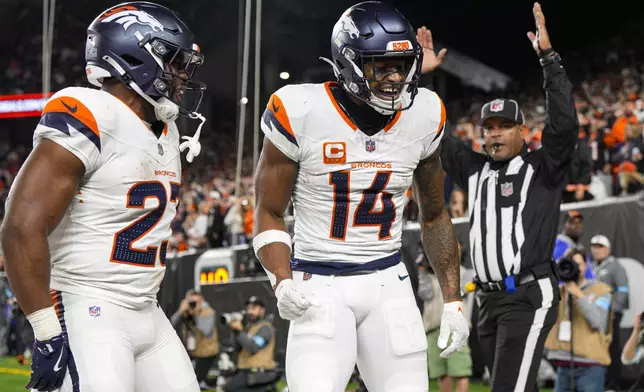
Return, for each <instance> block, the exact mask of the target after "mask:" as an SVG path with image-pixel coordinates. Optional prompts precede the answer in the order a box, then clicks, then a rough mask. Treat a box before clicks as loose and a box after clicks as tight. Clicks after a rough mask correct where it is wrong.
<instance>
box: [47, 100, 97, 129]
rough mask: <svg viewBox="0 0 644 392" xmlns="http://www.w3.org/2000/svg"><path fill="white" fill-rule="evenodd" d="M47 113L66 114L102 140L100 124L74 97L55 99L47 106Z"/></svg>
mask: <svg viewBox="0 0 644 392" xmlns="http://www.w3.org/2000/svg"><path fill="white" fill-rule="evenodd" d="M42 112H43V114H45V113H66V114H69V115H71V116H72V117H74V118H75V119H77V120H78V121H80V122H81V123H83V124H84V125H85V126H86V127H87V128H88V129H89V130H90V131H92V132H93V133H94V134H95V135H96V136H98V137H99V138H100V135H101V134H100V132H99V131H98V124H97V122H96V118H95V117H94V115H93V114H92V112H91V111H90V110H89V109H88V108H87V106H85V105H84V104H83V103H82V102H81V101H79V100H78V99H76V98H72V97H58V98H54V99H52V100H51V101H49V102H48V103H47V105H45V108H44V109H43V111H42Z"/></svg>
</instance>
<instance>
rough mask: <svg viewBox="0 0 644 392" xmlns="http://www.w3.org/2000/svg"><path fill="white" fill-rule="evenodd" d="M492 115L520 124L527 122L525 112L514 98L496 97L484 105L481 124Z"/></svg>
mask: <svg viewBox="0 0 644 392" xmlns="http://www.w3.org/2000/svg"><path fill="white" fill-rule="evenodd" d="M492 117H501V118H505V119H508V120H510V121H514V122H515V123H517V124H519V125H523V124H525V118H524V117H523V112H522V111H521V109H520V108H519V104H518V103H517V101H515V100H514V99H495V100H494V101H490V102H488V103H486V104H485V105H483V107H482V108H481V120H479V125H483V123H484V122H485V120H487V119H488V118H492Z"/></svg>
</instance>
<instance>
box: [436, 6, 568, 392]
mask: <svg viewBox="0 0 644 392" xmlns="http://www.w3.org/2000/svg"><path fill="white" fill-rule="evenodd" d="M533 14H534V19H535V23H536V27H537V34H536V35H535V34H534V33H528V38H530V40H531V41H532V46H533V47H534V49H535V51H536V52H537V55H538V56H539V60H540V63H541V66H542V67H543V75H544V79H545V81H544V89H545V92H546V105H547V119H546V125H545V128H544V130H543V134H542V147H541V148H540V149H539V150H536V151H529V150H528V148H527V146H526V145H525V142H524V140H523V128H524V125H523V124H524V118H523V113H522V112H521V110H520V109H519V104H518V103H517V102H516V101H514V100H509V99H497V100H494V101H491V102H488V103H487V104H485V105H484V106H483V108H482V110H481V117H482V118H481V125H482V126H483V129H484V131H485V149H486V151H487V153H488V154H487V155H483V154H479V153H476V152H474V151H472V150H471V149H470V148H469V147H467V146H466V145H465V144H464V143H463V142H461V141H460V140H458V139H456V138H454V137H453V136H450V137H445V138H443V141H442V142H441V143H442V153H441V160H442V163H443V167H444V170H445V172H446V173H447V174H448V175H449V176H450V177H451V178H452V180H453V181H454V182H455V183H456V185H458V186H459V187H460V188H461V189H463V190H464V191H465V192H466V193H467V194H468V206H469V210H470V211H469V219H470V236H469V237H470V238H469V240H470V252H471V260H472V264H473V266H474V268H475V271H476V278H475V283H476V286H477V294H476V298H477V303H478V305H479V323H478V335H479V341H480V344H481V348H482V350H483V353H484V357H485V363H486V365H487V367H488V370H489V371H490V381H491V384H490V387H491V390H492V391H493V392H500V391H531V390H535V391H536V390H538V389H537V384H536V376H537V370H538V368H539V363H540V361H541V357H542V355H543V348H544V343H545V340H546V337H547V336H548V333H549V331H550V329H551V328H552V326H553V324H554V322H555V320H556V318H557V314H556V312H557V306H558V303H559V290H558V288H557V281H558V279H557V278H556V272H555V264H554V261H553V260H552V251H553V248H554V244H555V236H556V234H557V226H558V222H559V207H560V204H561V199H562V194H563V189H564V187H565V185H566V178H565V176H566V173H567V171H568V170H567V169H568V165H569V164H570V161H571V159H572V156H573V154H574V151H575V145H576V143H577V132H578V129H579V125H578V122H577V113H576V111H575V105H574V101H573V96H572V85H571V83H570V81H569V80H568V78H567V76H566V73H565V71H564V70H563V68H562V66H561V64H560V57H559V55H558V54H557V53H556V52H555V51H554V50H553V49H552V47H551V45H550V38H549V37H548V32H547V31H546V26H545V19H544V16H543V13H542V11H541V6H540V5H539V4H538V3H535V5H534V8H533Z"/></svg>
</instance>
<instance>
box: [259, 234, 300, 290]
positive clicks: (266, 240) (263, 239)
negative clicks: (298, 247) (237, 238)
mask: <svg viewBox="0 0 644 392" xmlns="http://www.w3.org/2000/svg"><path fill="white" fill-rule="evenodd" d="M273 242H281V243H283V244H286V246H288V248H289V249H291V246H292V242H291V236H290V235H289V234H288V233H287V232H285V231H282V230H266V231H262V232H261V233H259V234H257V235H256V236H255V238H253V250H254V251H255V257H257V258H258V259H259V255H258V252H259V250H260V249H262V248H263V247H264V246H266V245H268V244H271V243H273ZM260 264H261V263H260ZM262 268H264V271H266V275H268V279H269V280H270V282H271V286H275V282H277V277H276V276H275V275H274V274H273V273H272V272H270V271H269V270H267V269H266V267H264V265H263V264H262Z"/></svg>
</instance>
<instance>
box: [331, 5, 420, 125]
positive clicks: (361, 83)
mask: <svg viewBox="0 0 644 392" xmlns="http://www.w3.org/2000/svg"><path fill="white" fill-rule="evenodd" d="M331 55H332V58H333V61H331V60H329V59H326V58H323V57H321V59H322V60H324V61H326V62H328V63H329V64H331V66H332V67H333V70H334V73H335V75H336V77H337V79H338V83H339V84H340V85H341V86H342V87H343V88H344V90H346V91H347V92H348V93H349V94H350V95H352V96H353V97H355V98H356V99H358V100H360V101H362V102H365V103H367V104H368V105H370V106H371V107H372V108H374V109H375V110H376V111H378V112H380V113H382V114H392V113H394V112H396V111H401V110H406V109H409V108H410V107H411V106H412V104H413V101H414V97H415V96H416V94H417V93H418V81H419V80H420V69H421V64H422V62H423V50H422V47H421V46H420V44H419V43H418V40H417V39H416V33H415V32H414V29H413V28H412V26H411V25H410V24H409V22H408V21H407V19H405V17H404V16H403V15H402V14H401V13H400V12H399V11H398V10H397V9H396V8H394V7H393V6H391V5H389V4H387V3H383V2H380V1H366V2H363V3H359V4H356V5H354V6H353V7H351V8H349V9H348V10H346V11H345V12H344V13H343V14H342V17H341V18H340V19H339V20H338V22H337V23H336V24H335V26H334V28H333V34H332V36H331ZM389 60H401V62H402V63H403V64H404V66H401V69H400V70H397V71H396V72H398V71H400V72H401V73H404V75H405V80H404V82H400V83H398V82H393V83H392V82H389V81H387V82H379V81H378V80H376V78H375V77H374V76H373V75H371V76H370V77H368V76H367V74H366V72H365V65H367V64H370V65H371V69H375V67H376V63H377V62H382V61H389ZM403 67H404V69H402V68H403ZM373 74H374V75H375V72H373ZM378 85H380V86H382V88H383V89H384V88H385V87H384V85H386V89H387V90H388V91H387V92H388V93H390V94H387V95H386V96H384V97H383V95H382V94H375V92H374V90H373V86H378Z"/></svg>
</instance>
